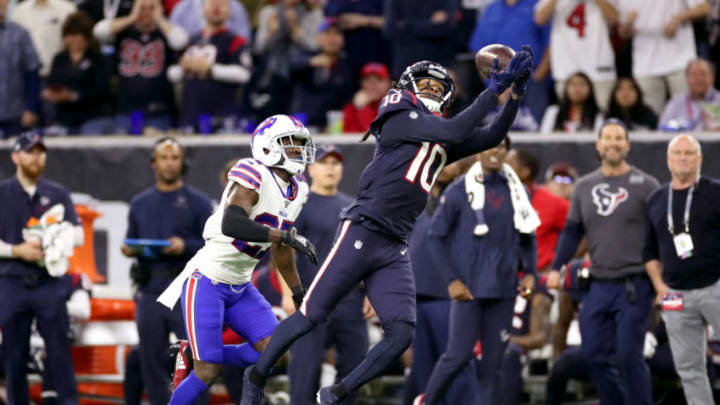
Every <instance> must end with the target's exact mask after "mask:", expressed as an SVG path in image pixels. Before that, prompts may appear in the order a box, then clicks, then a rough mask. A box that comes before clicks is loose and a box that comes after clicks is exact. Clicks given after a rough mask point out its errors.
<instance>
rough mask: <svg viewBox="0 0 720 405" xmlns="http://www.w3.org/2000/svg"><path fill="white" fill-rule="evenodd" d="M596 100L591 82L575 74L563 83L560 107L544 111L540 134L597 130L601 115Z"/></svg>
mask: <svg viewBox="0 0 720 405" xmlns="http://www.w3.org/2000/svg"><path fill="white" fill-rule="evenodd" d="M596 99H597V98H596V96H595V90H594V88H593V82H592V81H591V80H590V78H589V77H588V76H587V75H586V74H585V73H582V72H576V73H575V74H573V75H572V76H570V77H569V78H568V79H567V80H566V81H565V88H564V90H563V96H562V98H561V99H560V105H559V106H558V105H552V106H550V107H548V109H547V110H545V116H544V117H543V120H542V124H541V125H540V132H542V133H549V132H551V131H560V132H579V131H595V130H597V128H599V126H600V124H601V123H602V113H601V111H600V108H599V107H598V104H597V103H596ZM606 101H607V100H606Z"/></svg>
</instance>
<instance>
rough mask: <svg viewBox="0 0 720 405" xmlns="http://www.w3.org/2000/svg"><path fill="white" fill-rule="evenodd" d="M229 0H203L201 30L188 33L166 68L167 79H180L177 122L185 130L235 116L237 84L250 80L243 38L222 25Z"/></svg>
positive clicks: (200, 128)
mask: <svg viewBox="0 0 720 405" xmlns="http://www.w3.org/2000/svg"><path fill="white" fill-rule="evenodd" d="M231 1H234V0H205V3H204V7H203V9H204V13H205V19H206V21H207V25H206V27H205V30H204V31H203V32H202V34H196V35H194V36H193V37H192V39H191V40H190V44H191V45H190V47H189V48H188V49H187V50H186V51H185V53H184V54H183V55H182V57H181V58H180V64H179V65H173V66H170V68H169V69H168V78H169V79H170V80H171V81H173V82H178V81H180V80H182V81H183V96H182V110H181V115H180V125H181V127H182V128H183V130H185V131H192V129H193V128H194V129H195V130H196V131H198V132H200V133H211V132H213V121H216V120H218V119H220V120H224V119H226V118H230V119H232V118H233V117H235V116H236V114H237V103H236V101H235V100H236V96H237V92H238V89H239V86H240V85H241V84H244V83H247V81H248V80H250V69H251V67H252V57H251V56H250V51H249V49H248V47H247V43H246V41H245V38H244V37H242V36H239V35H237V34H234V33H232V32H230V31H228V29H227V27H226V26H225V23H226V22H227V20H228V18H229V15H230V4H231V3H230V2H231Z"/></svg>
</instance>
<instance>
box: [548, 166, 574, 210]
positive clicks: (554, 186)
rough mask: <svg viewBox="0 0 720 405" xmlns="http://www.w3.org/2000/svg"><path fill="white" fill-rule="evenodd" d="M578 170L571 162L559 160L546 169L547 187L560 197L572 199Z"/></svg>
mask: <svg viewBox="0 0 720 405" xmlns="http://www.w3.org/2000/svg"><path fill="white" fill-rule="evenodd" d="M577 178H578V172H577V170H575V168H574V167H572V165H571V164H570V163H566V162H558V163H554V164H552V165H551V166H550V167H548V169H547V170H546V171H545V187H547V189H548V190H550V192H551V193H553V194H555V195H556V196H558V197H561V198H564V199H566V200H568V201H570V196H571V195H572V192H573V188H574V187H575V180H577Z"/></svg>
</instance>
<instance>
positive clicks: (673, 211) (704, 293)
mask: <svg viewBox="0 0 720 405" xmlns="http://www.w3.org/2000/svg"><path fill="white" fill-rule="evenodd" d="M702 161H703V155H702V151H701V149H700V143H699V142H698V141H697V139H695V138H694V137H693V136H691V135H678V136H676V137H674V138H673V139H672V140H671V141H670V143H669V144H668V150H667V165H668V169H669V170H670V175H671V181H670V183H669V184H665V185H663V187H661V188H659V189H658V190H657V191H655V192H654V193H653V194H652V195H651V196H650V197H649V198H648V200H647V204H646V238H645V248H644V250H643V260H644V261H645V268H646V269H647V274H648V275H649V276H650V279H651V280H652V283H653V286H654V287H655V291H656V292H657V298H656V302H657V303H658V304H662V309H663V311H662V316H663V319H664V320H665V324H666V327H667V333H668V337H669V340H670V348H671V350H672V356H673V360H674V363H675V365H676V367H677V372H678V374H679V375H680V378H681V380H682V384H683V390H684V391H685V397H686V398H687V401H688V404H692V405H695V404H698V405H699V404H712V403H713V393H712V387H711V385H710V384H709V382H708V378H707V373H706V364H705V362H706V350H707V349H706V348H707V335H706V333H705V328H706V325H708V324H709V325H711V326H712V328H713V330H715V331H718V330H720V283H718V280H720V256H718V255H719V252H720V239H718V238H717V228H718V226H720V218H719V217H718V215H717V212H718V209H717V207H718V196H720V182H718V180H716V179H713V178H710V177H706V176H701V175H700V169H701V166H702Z"/></svg>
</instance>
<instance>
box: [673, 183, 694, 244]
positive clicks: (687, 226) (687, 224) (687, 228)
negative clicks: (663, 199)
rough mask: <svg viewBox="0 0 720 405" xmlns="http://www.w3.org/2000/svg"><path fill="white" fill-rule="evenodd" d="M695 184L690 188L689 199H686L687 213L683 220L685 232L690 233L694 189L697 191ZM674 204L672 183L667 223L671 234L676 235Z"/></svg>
mask: <svg viewBox="0 0 720 405" xmlns="http://www.w3.org/2000/svg"><path fill="white" fill-rule="evenodd" d="M695 184H697V182H695V183H693V185H692V186H690V190H688V194H687V199H686V200H685V213H684V214H683V222H684V225H685V233H690V206H691V205H692V198H693V197H692V196H693V191H695ZM672 204H673V188H672V184H670V185H669V186H668V209H667V223H668V230H669V231H670V234H671V235H675V224H674V223H673V215H672Z"/></svg>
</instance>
